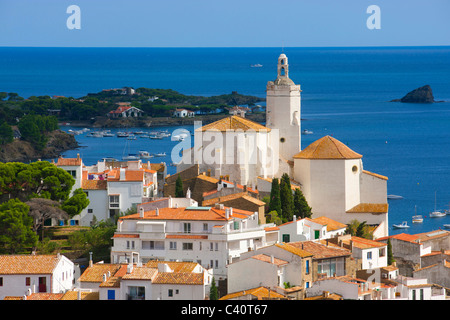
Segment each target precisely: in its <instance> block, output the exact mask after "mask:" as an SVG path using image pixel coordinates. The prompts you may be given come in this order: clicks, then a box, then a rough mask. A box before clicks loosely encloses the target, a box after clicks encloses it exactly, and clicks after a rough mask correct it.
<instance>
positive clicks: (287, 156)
mask: <svg viewBox="0 0 450 320" xmlns="http://www.w3.org/2000/svg"><path fill="white" fill-rule="evenodd" d="M277 73H278V74H277V78H276V79H275V80H274V81H269V82H268V83H267V91H266V93H267V100H266V127H268V128H270V129H277V130H278V135H279V137H278V138H279V150H280V151H279V152H280V156H281V157H282V158H284V160H292V159H293V156H294V155H296V154H297V153H299V152H300V151H301V132H300V99H301V96H300V92H301V90H300V85H296V84H295V83H294V82H293V81H292V80H291V79H290V78H289V64H288V58H287V57H286V55H285V54H284V53H282V54H281V55H280V56H279V57H278V65H277Z"/></svg>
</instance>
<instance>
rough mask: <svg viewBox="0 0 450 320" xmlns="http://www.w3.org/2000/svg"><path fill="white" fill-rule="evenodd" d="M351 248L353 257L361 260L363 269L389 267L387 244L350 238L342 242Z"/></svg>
mask: <svg viewBox="0 0 450 320" xmlns="http://www.w3.org/2000/svg"><path fill="white" fill-rule="evenodd" d="M342 242H343V243H344V244H346V245H347V246H349V247H351V250H352V257H353V258H355V259H361V263H362V266H361V269H362V270H367V269H378V268H383V267H387V265H388V264H387V244H386V243H383V242H378V241H374V240H369V239H364V238H360V237H350V238H347V239H345V240H342Z"/></svg>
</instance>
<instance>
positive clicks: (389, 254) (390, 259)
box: [387, 238, 395, 266]
mask: <svg viewBox="0 0 450 320" xmlns="http://www.w3.org/2000/svg"><path fill="white" fill-rule="evenodd" d="M387 258H388V261H387V263H388V266H390V265H392V264H393V263H394V262H395V259H394V254H393V253H392V244H391V238H388V241H387Z"/></svg>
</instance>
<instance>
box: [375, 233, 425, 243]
mask: <svg viewBox="0 0 450 320" xmlns="http://www.w3.org/2000/svg"><path fill="white" fill-rule="evenodd" d="M389 238H391V239H396V240H401V241H406V242H411V243H415V244H420V242H419V241H418V240H419V237H418V236H416V235H411V234H407V233H399V234H394V235H392V236H388V237H382V238H378V239H377V241H383V240H387V239H389Z"/></svg>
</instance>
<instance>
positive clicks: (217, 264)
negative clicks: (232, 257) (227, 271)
mask: <svg viewBox="0 0 450 320" xmlns="http://www.w3.org/2000/svg"><path fill="white" fill-rule="evenodd" d="M214 268H215V269H219V260H216V265H215V266H214Z"/></svg>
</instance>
